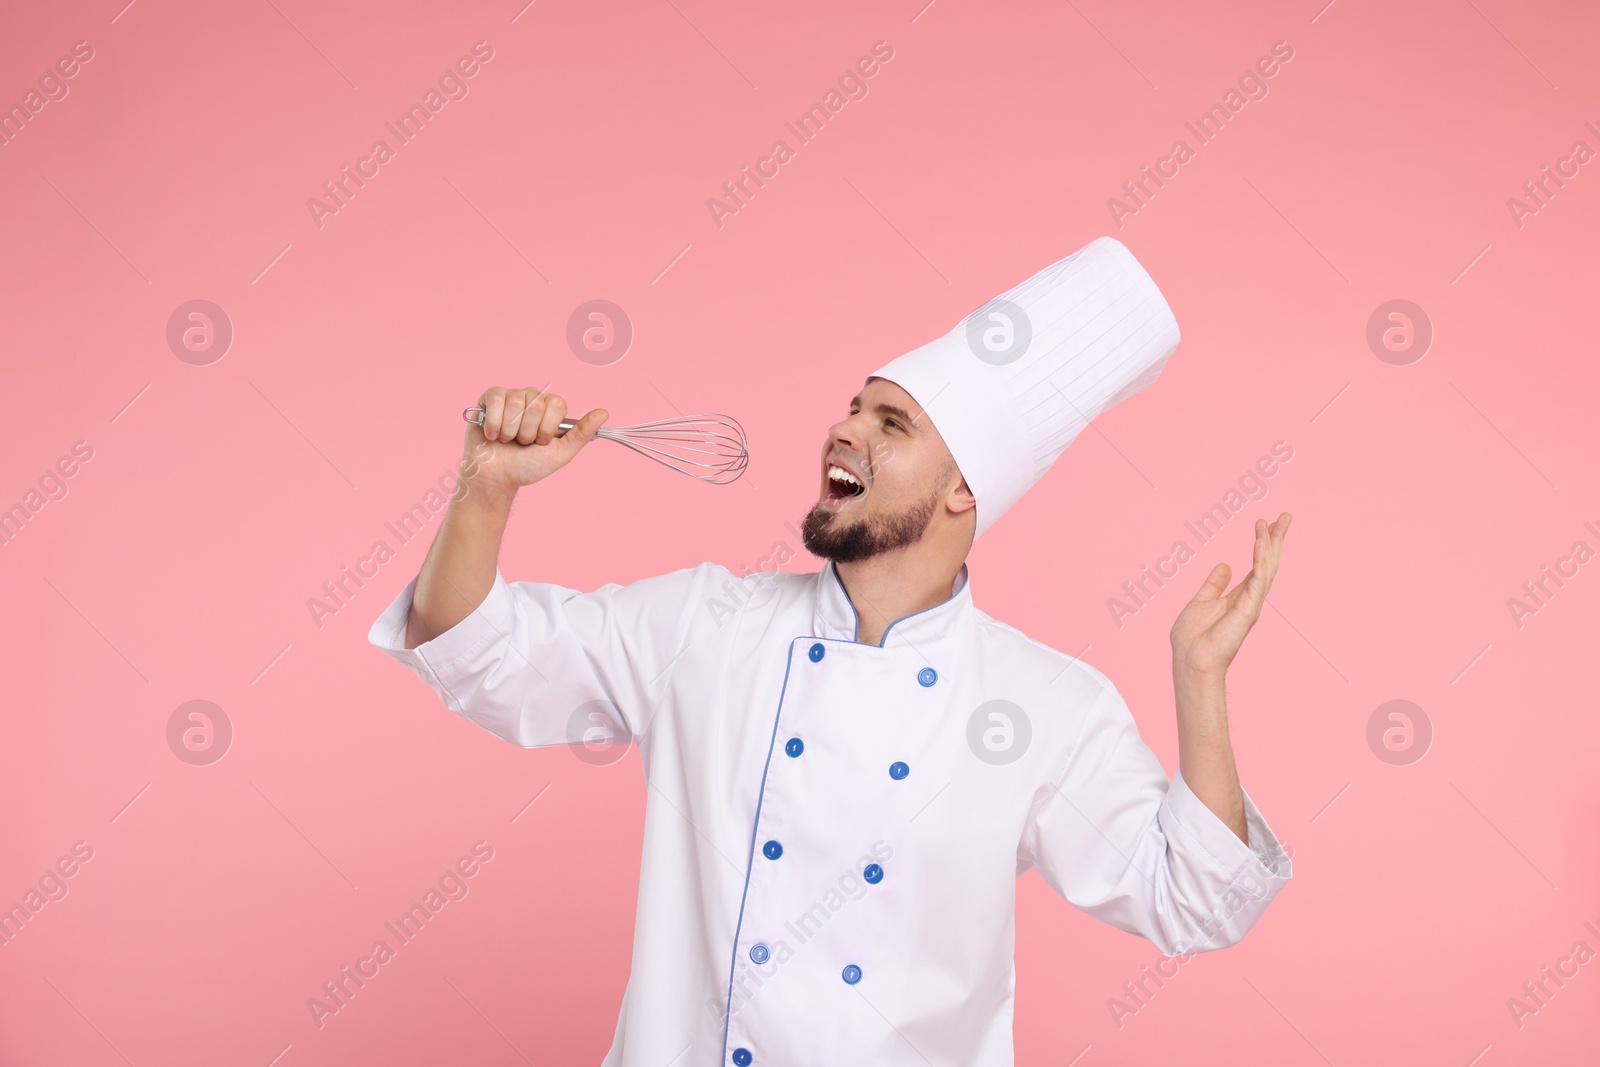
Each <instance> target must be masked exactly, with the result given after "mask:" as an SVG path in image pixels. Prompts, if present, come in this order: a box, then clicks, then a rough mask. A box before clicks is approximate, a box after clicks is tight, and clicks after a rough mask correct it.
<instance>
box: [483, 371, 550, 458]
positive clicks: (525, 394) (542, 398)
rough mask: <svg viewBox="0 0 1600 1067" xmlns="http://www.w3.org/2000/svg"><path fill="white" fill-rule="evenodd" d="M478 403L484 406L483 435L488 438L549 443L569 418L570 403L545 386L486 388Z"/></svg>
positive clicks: (489, 439) (523, 442)
mask: <svg viewBox="0 0 1600 1067" xmlns="http://www.w3.org/2000/svg"><path fill="white" fill-rule="evenodd" d="M478 405H479V406H480V407H482V408H483V425H482V427H481V429H482V430H483V436H484V439H485V440H488V441H504V442H507V443H516V444H523V445H530V444H535V443H537V444H548V443H549V442H550V441H552V440H554V438H555V433H556V429H557V428H558V426H559V424H560V422H561V420H562V419H564V418H566V411H567V402H566V401H565V400H564V399H562V398H561V397H559V396H556V395H554V394H552V393H547V392H545V391H544V390H542V389H531V388H526V389H507V388H505V387H504V386H499V385H497V386H494V387H493V388H490V389H486V390H484V392H483V396H482V397H481V398H480V399H479V401H478Z"/></svg>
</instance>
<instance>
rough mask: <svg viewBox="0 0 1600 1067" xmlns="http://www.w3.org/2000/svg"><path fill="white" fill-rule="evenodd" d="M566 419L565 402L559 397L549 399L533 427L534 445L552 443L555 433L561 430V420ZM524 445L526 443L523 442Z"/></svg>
mask: <svg viewBox="0 0 1600 1067" xmlns="http://www.w3.org/2000/svg"><path fill="white" fill-rule="evenodd" d="M566 417H567V402H566V400H565V399H563V398H562V397H559V396H552V397H549V402H548V403H546V404H545V407H544V414H543V416H542V417H541V418H540V419H539V421H538V423H537V425H535V426H534V427H533V430H534V436H533V440H534V443H535V444H541V445H547V444H549V443H550V442H551V441H554V440H555V439H556V436H557V432H558V431H559V430H560V429H561V420H562V419H564V418H566ZM524 443H526V441H524Z"/></svg>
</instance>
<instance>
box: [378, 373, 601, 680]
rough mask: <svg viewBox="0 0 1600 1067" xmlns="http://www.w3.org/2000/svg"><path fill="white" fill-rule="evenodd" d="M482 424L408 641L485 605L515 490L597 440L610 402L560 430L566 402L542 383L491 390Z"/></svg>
mask: <svg viewBox="0 0 1600 1067" xmlns="http://www.w3.org/2000/svg"><path fill="white" fill-rule="evenodd" d="M479 404H480V405H481V406H482V407H483V412H484V415H483V425H482V426H477V425H470V424H469V425H468V426H467V433H466V441H465V445H464V456H463V459H462V464H461V482H460V485H459V486H458V488H457V491H456V493H455V495H454V496H453V497H452V498H451V500H450V508H449V510H448V511H447V512H446V513H445V517H444V521H443V522H442V523H441V524H440V526H439V533H438V535H437V536H435V537H434V539H433V545H432V547H430V548H429V549H428V555H427V558H426V559H425V560H423V563H422V570H421V572H420V573H419V574H418V575H417V585H416V589H415V591H414V593H413V595H412V601H411V611H410V614H409V615H408V616H407V619H406V640H405V647H406V648H408V649H411V648H416V647H417V646H418V645H420V644H422V643H424V642H426V641H431V640H433V639H434V638H435V637H438V636H439V635H440V634H442V633H445V632H446V631H448V630H449V629H450V628H451V627H453V626H455V625H456V624H457V623H459V622H460V621H461V620H462V619H465V618H466V617H467V616H468V615H470V614H472V612H473V611H475V610H476V609H477V607H478V605H480V604H482V603H483V601H484V598H485V597H487V596H488V595H489V591H490V589H492V588H493V587H494V577H495V570H496V566H497V564H498V561H499V558H500V541H501V539H502V538H503V537H504V535H505V529H506V520H507V519H508V518H509V517H510V515H511V502H512V501H513V500H514V499H515V498H516V495H517V490H518V489H520V488H522V487H523V486H525V485H532V484H533V483H534V482H537V481H539V480H540V479H541V478H545V477H548V476H549V475H550V474H552V473H554V472H555V471H557V470H559V469H560V468H562V467H564V466H566V465H567V463H569V462H570V461H571V460H572V457H573V456H575V455H577V454H578V450H579V449H581V448H582V447H583V446H584V445H586V444H588V443H589V442H590V441H592V440H594V436H595V433H596V431H598V430H599V429H600V426H601V424H602V423H604V422H605V421H606V417H607V412H606V410H605V409H604V408H596V409H594V410H593V411H591V412H589V413H588V414H587V415H585V416H584V417H583V418H582V419H579V420H578V424H577V425H576V426H574V427H573V428H572V429H571V430H569V431H567V432H566V433H565V434H562V435H561V436H559V437H558V436H556V430H557V428H558V426H559V424H560V422H561V420H562V419H565V418H566V417H567V402H566V401H565V400H563V399H562V398H561V397H559V396H555V395H553V394H550V393H545V392H541V391H540V390H538V389H506V388H504V387H503V386H494V387H493V388H490V389H486V390H485V391H484V393H483V396H482V397H481V398H480V400H479Z"/></svg>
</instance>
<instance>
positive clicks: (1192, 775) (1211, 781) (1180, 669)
mask: <svg viewBox="0 0 1600 1067" xmlns="http://www.w3.org/2000/svg"><path fill="white" fill-rule="evenodd" d="M1172 683H1173V685H1172V687H1173V691H1174V694H1175V696H1176V698H1177V704H1178V767H1179V769H1180V770H1181V771H1182V772H1183V780H1184V781H1185V782H1187V783H1188V784H1189V788H1190V789H1191V790H1193V791H1194V795H1195V796H1197V797H1199V798H1200V800H1201V801H1202V802H1204V804H1205V806H1206V807H1208V808H1210V809H1211V811H1212V812H1213V813H1214V814H1215V815H1216V816H1217V818H1219V819H1221V820H1222V821H1223V823H1224V824H1226V825H1227V827H1228V828H1229V829H1230V830H1232V831H1233V832H1234V833H1235V834H1237V835H1238V837H1239V840H1241V841H1243V842H1245V843H1246V844H1248V843H1249V841H1250V838H1249V836H1248V830H1247V829H1246V827H1245V818H1244V792H1243V790H1242V789H1241V788H1240V787H1239V772H1238V770H1237V769H1236V768H1235V767H1234V764H1233V743H1232V742H1231V741H1230V740H1229V738H1228V706H1227V700H1226V694H1225V688H1224V684H1223V675H1222V674H1221V673H1213V672H1202V671H1195V670H1192V669H1190V668H1188V667H1184V666H1182V665H1181V664H1176V663H1175V664H1173V668H1172Z"/></svg>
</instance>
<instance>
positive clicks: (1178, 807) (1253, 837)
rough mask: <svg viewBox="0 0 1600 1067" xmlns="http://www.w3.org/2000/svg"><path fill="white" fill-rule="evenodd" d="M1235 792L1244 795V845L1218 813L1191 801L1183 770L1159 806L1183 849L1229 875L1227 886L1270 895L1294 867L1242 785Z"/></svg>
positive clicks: (1192, 798)
mask: <svg viewBox="0 0 1600 1067" xmlns="http://www.w3.org/2000/svg"><path fill="white" fill-rule="evenodd" d="M1239 791H1240V793H1241V794H1243V796H1244V822H1245V833H1246V834H1247V835H1248V836H1249V838H1250V842H1249V844H1248V845H1247V844H1246V843H1245V842H1243V841H1240V840H1239V835H1238V834H1235V833H1234V832H1233V831H1232V830H1231V829H1229V828H1228V825H1227V824H1226V823H1224V822H1223V821H1222V820H1221V819H1219V818H1218V817H1217V814H1216V812H1214V811H1212V810H1211V809H1210V808H1208V807H1206V804H1205V801H1203V800H1201V799H1200V798H1199V797H1197V796H1195V794H1194V790H1192V789H1190V788H1189V783H1188V782H1186V781H1184V780H1183V771H1182V770H1179V771H1177V772H1175V773H1174V774H1173V776H1172V785H1171V787H1170V788H1169V789H1168V790H1167V797H1166V800H1165V801H1163V802H1162V803H1163V805H1164V806H1165V807H1166V809H1167V813H1168V814H1169V815H1170V817H1171V822H1172V823H1173V825H1175V826H1176V827H1177V828H1178V830H1179V832H1180V833H1182V834H1183V835H1184V837H1185V838H1186V844H1190V845H1194V846H1197V847H1199V848H1200V849H1201V850H1202V851H1203V852H1204V853H1205V854H1206V855H1208V856H1210V857H1211V859H1212V860H1213V861H1214V862H1215V863H1216V864H1217V866H1218V867H1219V868H1220V869H1221V870H1222V871H1223V872H1225V873H1226V874H1227V876H1228V881H1229V884H1237V885H1239V886H1240V887H1241V888H1242V889H1243V890H1244V891H1245V892H1247V893H1250V894H1251V895H1253V896H1257V897H1265V896H1271V895H1274V894H1276V892H1277V890H1278V889H1280V888H1282V885H1283V883H1285V882H1287V881H1288V880H1289V879H1290V877H1292V876H1293V874H1294V867H1293V864H1292V863H1291V862H1290V860H1289V855H1288V853H1287V852H1286V851H1284V848H1283V844H1282V843H1281V842H1280V841H1279V840H1278V837H1277V835H1276V834H1274V833H1273V832H1272V827H1270V826H1268V825H1267V820H1266V818H1265V817H1263V816H1262V814H1261V811H1260V809H1259V808H1257V807H1256V804H1255V801H1253V800H1251V799H1250V794H1249V793H1246V792H1245V791H1244V787H1243V786H1240V787H1239ZM1252 882H1254V883H1256V884H1254V885H1253V884H1252ZM1263 883H1264V884H1263ZM1258 886H1259V888H1258Z"/></svg>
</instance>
